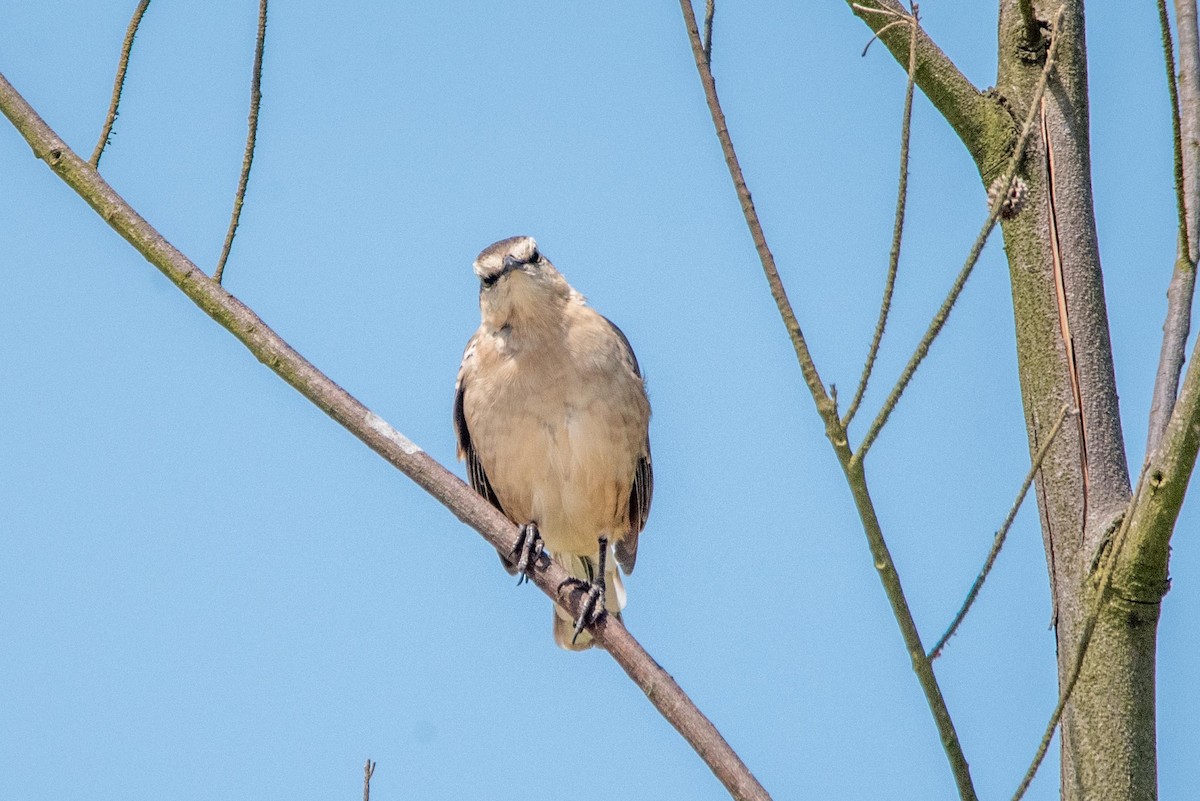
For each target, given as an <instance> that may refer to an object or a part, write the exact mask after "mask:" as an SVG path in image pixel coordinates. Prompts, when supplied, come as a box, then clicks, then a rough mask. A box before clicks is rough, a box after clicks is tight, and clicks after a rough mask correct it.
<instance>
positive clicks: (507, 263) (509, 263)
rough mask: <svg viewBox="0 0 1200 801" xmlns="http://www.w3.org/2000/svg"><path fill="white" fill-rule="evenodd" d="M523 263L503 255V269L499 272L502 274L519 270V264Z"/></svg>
mask: <svg viewBox="0 0 1200 801" xmlns="http://www.w3.org/2000/svg"><path fill="white" fill-rule="evenodd" d="M523 263H524V262H519V261H517V260H516V259H514V258H513V257H512V256H505V257H504V269H503V270H502V271H501V273H500V274H501V275H503V274H504V273H510V272H512V271H513V270H519V269H521V265H522V264H523Z"/></svg>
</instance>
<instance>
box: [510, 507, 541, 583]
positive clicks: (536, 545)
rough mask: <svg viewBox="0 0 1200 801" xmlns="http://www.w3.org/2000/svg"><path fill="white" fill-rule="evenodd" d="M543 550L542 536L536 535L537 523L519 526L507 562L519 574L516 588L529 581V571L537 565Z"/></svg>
mask: <svg viewBox="0 0 1200 801" xmlns="http://www.w3.org/2000/svg"><path fill="white" fill-rule="evenodd" d="M544 549H545V544H544V543H543V542H542V535H541V534H539V533H538V529H537V523H532V522H530V523H526V524H525V525H523V526H521V528H520V530H519V533H518V535H517V544H516V545H515V546H513V549H512V551H510V552H509V554H508V557H509V562H511V563H512V564H513V566H514V567H515V568H516V570H517V573H519V574H520V578H518V579H517V586H518V587H519V586H521V585H522V584H524V583H525V582H527V581H529V569H530V568H531V567H533V566H534V565H535V564H537V560H538V558H539V557H540V556H541V555H542V551H543V550H544Z"/></svg>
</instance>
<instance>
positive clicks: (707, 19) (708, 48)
mask: <svg viewBox="0 0 1200 801" xmlns="http://www.w3.org/2000/svg"><path fill="white" fill-rule="evenodd" d="M716 13H717V4H716V0H708V1H707V2H706V3H705V5H704V63H705V64H707V65H708V67H709V69H712V31H713V15H714V14H716Z"/></svg>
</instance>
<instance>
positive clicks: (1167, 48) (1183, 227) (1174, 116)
mask: <svg viewBox="0 0 1200 801" xmlns="http://www.w3.org/2000/svg"><path fill="white" fill-rule="evenodd" d="M1158 25H1159V29H1160V31H1161V35H1162V48H1163V62H1164V64H1165V65H1166V68H1167V95H1168V96H1169V97H1170V99H1171V135H1172V141H1173V145H1174V146H1173V147H1172V152H1173V154H1174V164H1173V167H1174V175H1175V210H1176V212H1177V213H1178V214H1179V252H1180V253H1184V254H1186V253H1187V252H1188V221H1187V199H1186V198H1185V197H1184V194H1183V134H1182V132H1181V131H1180V125H1181V123H1180V121H1179V85H1178V84H1177V83H1176V81H1175V45H1174V43H1173V42H1172V41H1171V20H1170V18H1169V17H1168V16H1167V0H1158Z"/></svg>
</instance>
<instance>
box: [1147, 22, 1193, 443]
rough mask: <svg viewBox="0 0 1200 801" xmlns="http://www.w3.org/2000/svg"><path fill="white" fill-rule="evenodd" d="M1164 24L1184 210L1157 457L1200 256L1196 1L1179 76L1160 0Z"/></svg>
mask: <svg viewBox="0 0 1200 801" xmlns="http://www.w3.org/2000/svg"><path fill="white" fill-rule="evenodd" d="M1158 6H1159V24H1160V25H1161V27H1162V35H1163V57H1164V61H1165V62H1166V67H1167V89H1168V91H1169V92H1170V97H1171V117H1172V120H1171V121H1172V127H1173V129H1174V134H1175V192H1176V205H1177V208H1178V210H1179V246H1178V249H1177V253H1176V257H1175V267H1174V270H1173V271H1172V274H1171V282H1170V284H1169V285H1168V287H1167V316H1166V321H1165V322H1164V323H1163V340H1162V349H1161V351H1160V352H1159V357H1158V372H1157V374H1156V375H1155V377H1154V391H1153V394H1152V395H1151V400H1150V424H1149V426H1148V427H1147V435H1146V453H1147V455H1152V454H1153V453H1154V452H1155V451H1156V450H1157V449H1158V445H1159V442H1160V441H1161V440H1162V435H1163V432H1164V431H1165V430H1166V427H1167V422H1168V420H1170V417H1171V411H1172V409H1173V408H1174V406H1175V397H1176V395H1177V393H1178V391H1179V376H1180V374H1181V373H1182V372H1183V364H1184V359H1185V355H1186V352H1187V338H1188V333H1189V332H1190V330H1191V320H1192V298H1193V296H1194V295H1195V291H1196V260H1197V258H1200V181H1198V180H1197V179H1198V177H1200V174H1198V172H1200V171H1198V167H1197V161H1198V160H1197V152H1196V151H1197V147H1200V35H1198V34H1197V27H1196V3H1195V0H1177V2H1176V3H1175V20H1176V23H1177V25H1178V26H1179V80H1178V83H1176V79H1175V59H1174V57H1173V52H1172V51H1173V48H1172V45H1171V27H1170V21H1169V20H1168V19H1167V8H1166V3H1165V0H1159V2H1158Z"/></svg>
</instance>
